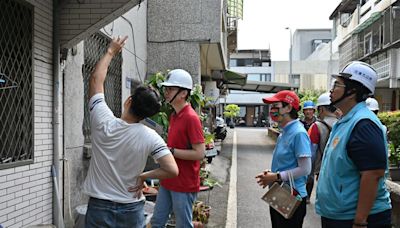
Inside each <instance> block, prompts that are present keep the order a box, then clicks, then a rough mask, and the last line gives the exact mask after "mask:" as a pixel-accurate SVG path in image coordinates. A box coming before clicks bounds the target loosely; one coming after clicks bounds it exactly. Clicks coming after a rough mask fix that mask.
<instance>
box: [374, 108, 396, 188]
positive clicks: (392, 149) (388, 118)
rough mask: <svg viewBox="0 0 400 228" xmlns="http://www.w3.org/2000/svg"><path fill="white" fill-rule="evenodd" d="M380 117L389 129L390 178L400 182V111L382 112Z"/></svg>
mask: <svg viewBox="0 0 400 228" xmlns="http://www.w3.org/2000/svg"><path fill="white" fill-rule="evenodd" d="M378 116H379V119H380V120H381V121H382V123H383V124H384V125H386V127H387V137H388V141H389V172H390V177H391V178H392V180H394V181H400V137H399V135H400V111H394V112H382V113H379V114H378Z"/></svg>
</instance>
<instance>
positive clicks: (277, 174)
mask: <svg viewBox="0 0 400 228" xmlns="http://www.w3.org/2000/svg"><path fill="white" fill-rule="evenodd" d="M276 181H282V179H281V173H280V172H279V171H278V172H276Z"/></svg>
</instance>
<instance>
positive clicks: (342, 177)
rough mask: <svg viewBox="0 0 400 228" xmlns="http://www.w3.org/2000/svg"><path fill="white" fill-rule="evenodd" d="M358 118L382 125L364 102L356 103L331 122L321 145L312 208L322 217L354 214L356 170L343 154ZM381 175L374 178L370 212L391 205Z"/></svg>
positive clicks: (372, 212)
mask: <svg viewBox="0 0 400 228" xmlns="http://www.w3.org/2000/svg"><path fill="white" fill-rule="evenodd" d="M362 119H370V120H372V121H373V122H374V123H375V124H376V125H377V126H379V127H380V128H382V129H383V127H382V124H381V122H380V121H379V119H378V117H377V116H376V115H375V114H374V113H373V112H371V111H369V110H368V108H367V107H366V104H365V102H360V103H358V104H357V105H356V106H354V107H353V108H352V109H351V110H350V112H349V113H347V114H346V115H345V116H344V117H343V118H342V119H341V120H339V121H338V122H337V123H336V124H335V125H334V126H333V129H332V132H331V135H330V137H329V140H328V143H327V145H326V147H325V152H324V157H323V161H322V165H321V171H320V176H319V179H318V186H317V196H316V197H317V198H316V205H315V208H316V212H317V213H318V214H319V215H321V216H323V217H326V218H330V219H339V220H347V219H354V217H355V214H356V210H357V203H358V195H359V187H360V172H359V171H358V170H357V167H356V166H355V165H354V163H353V162H352V160H351V159H350V158H349V156H348V155H347V150H346V145H347V142H348V141H349V137H350V134H351V132H352V131H353V128H354V126H355V125H356V124H357V123H358V122H359V121H360V120H362ZM382 131H383V130H382ZM382 135H383V138H382V140H384V141H385V142H386V133H383V134H382ZM386 154H387V148H386ZM386 172H387V168H386ZM385 179H386V178H385V177H384V178H381V179H380V180H379V182H378V190H377V194H376V199H375V202H374V205H373V206H372V208H371V211H370V214H376V213H379V212H382V211H385V210H387V209H390V208H391V204H390V194H389V192H388V191H387V189H386V186H385Z"/></svg>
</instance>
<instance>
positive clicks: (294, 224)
mask: <svg viewBox="0 0 400 228" xmlns="http://www.w3.org/2000/svg"><path fill="white" fill-rule="evenodd" d="M306 212H307V206H306V197H304V198H303V201H302V202H301V204H300V206H299V207H298V208H297V210H296V212H294V214H293V216H292V218H290V219H285V218H284V217H283V216H282V215H281V214H279V213H278V212H277V211H275V209H274V208H272V207H269V213H270V215H271V222H272V228H302V227H303V221H304V217H305V216H306Z"/></svg>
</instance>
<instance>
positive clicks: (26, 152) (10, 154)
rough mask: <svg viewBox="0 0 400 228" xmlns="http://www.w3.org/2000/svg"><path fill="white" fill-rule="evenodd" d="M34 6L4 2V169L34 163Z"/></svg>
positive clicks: (0, 64) (0, 62)
mask: <svg viewBox="0 0 400 228" xmlns="http://www.w3.org/2000/svg"><path fill="white" fill-rule="evenodd" d="M32 23H33V7H32V6H31V5H29V4H25V3H21V2H20V1H12V0H1V1H0V26H1V30H2V32H1V33H0V53H1V54H0V169H6V168H10V167H15V166H20V165H26V164H30V163H33V113H34V112H33V72H32V65H33V60H32V56H33V55H32V35H33V32H32V31H33V24H32Z"/></svg>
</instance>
